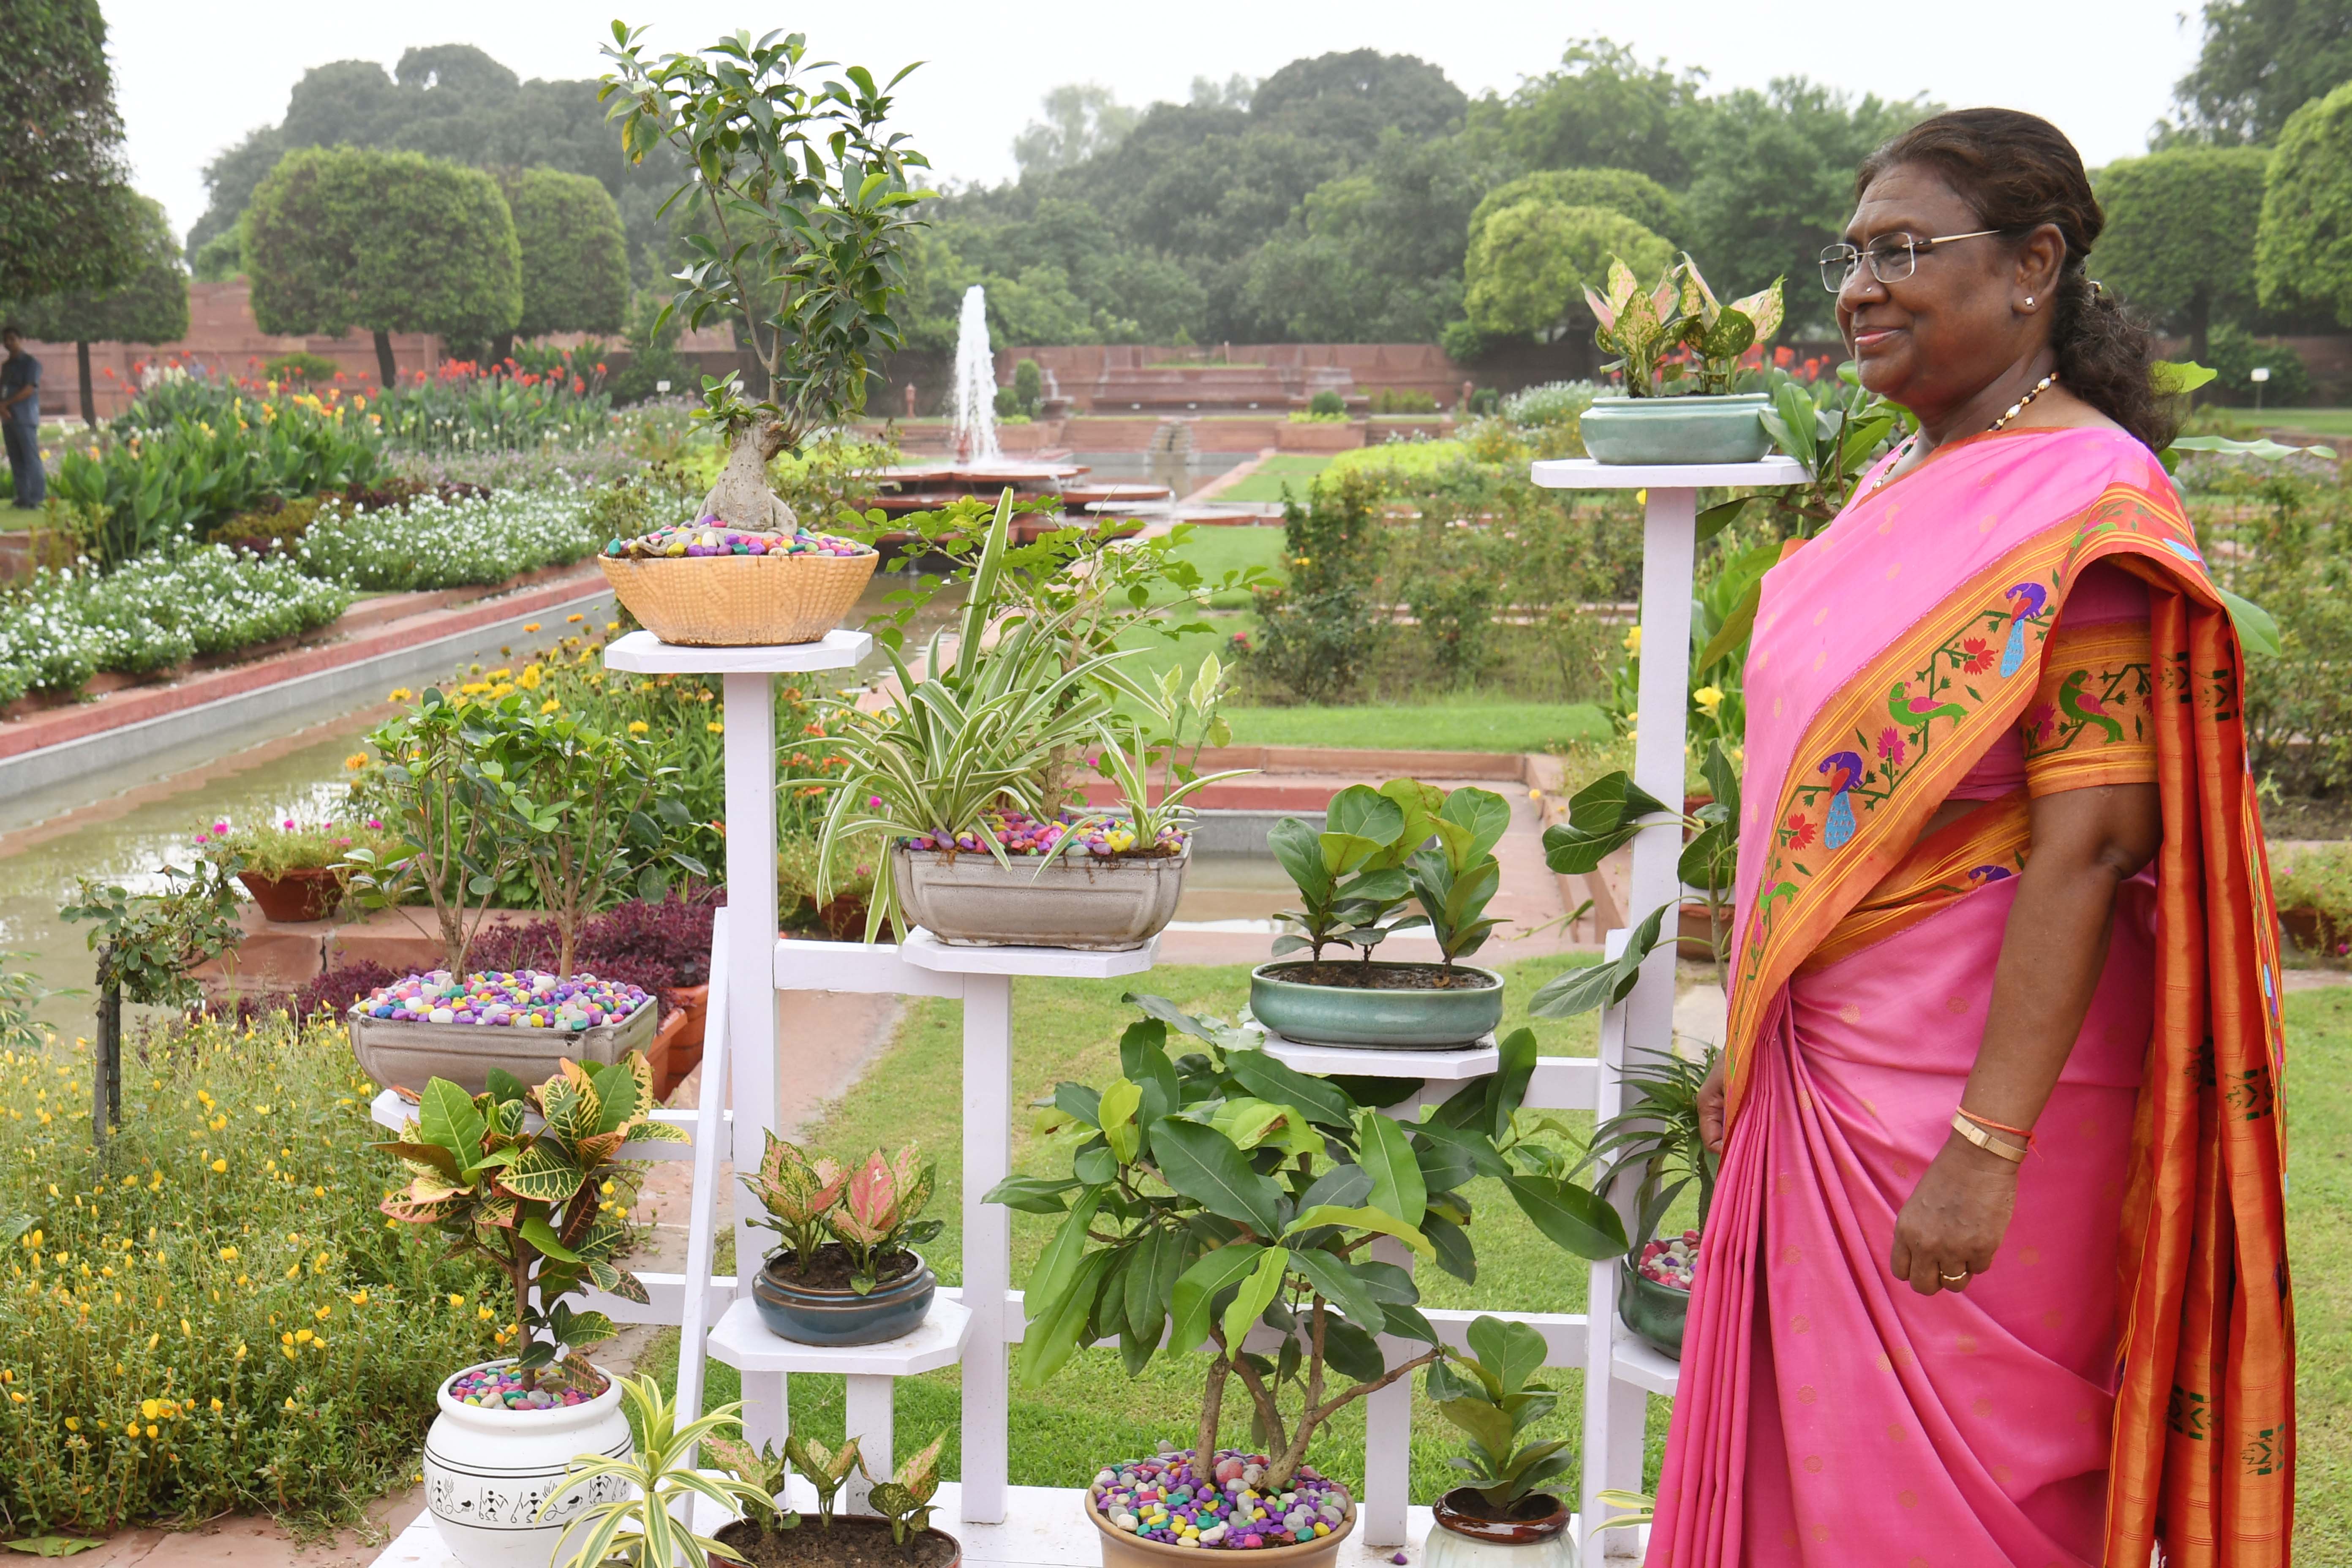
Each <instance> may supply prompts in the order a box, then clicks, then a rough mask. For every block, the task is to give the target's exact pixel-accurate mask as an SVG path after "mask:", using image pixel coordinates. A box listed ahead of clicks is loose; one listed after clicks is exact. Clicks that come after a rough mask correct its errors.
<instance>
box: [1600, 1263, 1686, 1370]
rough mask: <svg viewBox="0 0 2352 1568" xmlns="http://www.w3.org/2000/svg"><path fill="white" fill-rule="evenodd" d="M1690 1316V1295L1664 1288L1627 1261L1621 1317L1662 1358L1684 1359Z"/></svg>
mask: <svg viewBox="0 0 2352 1568" xmlns="http://www.w3.org/2000/svg"><path fill="white" fill-rule="evenodd" d="M1689 1315H1690V1292H1689V1291H1687V1290H1677V1289H1675V1288H1674V1287H1673V1286H1671V1285H1661V1284H1659V1283H1658V1282H1657V1281H1656V1280H1654V1279H1649V1278H1647V1277H1645V1276H1644V1275H1643V1273H1642V1271H1641V1270H1640V1269H1638V1268H1634V1267H1633V1264H1632V1263H1631V1262H1630V1261H1629V1260H1626V1259H1622V1258H1621V1259H1620V1260H1619V1262H1618V1266H1617V1317H1618V1321H1621V1322H1622V1323H1623V1324H1624V1325H1625V1326H1626V1327H1627V1328H1629V1329H1631V1330H1633V1333H1634V1336H1635V1337H1636V1338H1638V1339H1639V1340H1640V1341H1641V1342H1643V1344H1645V1345H1648V1346H1649V1347H1650V1348H1651V1349H1652V1350H1654V1351H1656V1352H1658V1353H1659V1354H1660V1355H1666V1356H1672V1357H1674V1358H1675V1360H1676V1361H1680V1360H1682V1359H1683V1322H1684V1320H1685V1319H1686V1318H1687V1317H1688V1316H1689Z"/></svg>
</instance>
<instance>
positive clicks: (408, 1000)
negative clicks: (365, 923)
mask: <svg viewBox="0 0 2352 1568" xmlns="http://www.w3.org/2000/svg"><path fill="white" fill-rule="evenodd" d="M651 1000H653V998H651V997H650V996H647V995H646V993H645V992H644V990H643V989H641V988H640V987H638V986H635V985H630V984H625V983H624V982H621V981H617V980H599V979H597V978H596V977H595V976H594V975H593V974H590V973H587V972H586V971H584V970H582V971H579V972H576V973H573V975H572V978H571V979H569V980H558V979H557V978H556V977H555V976H554V975H552V974H549V973H545V972H544V971H542V970H537V969H517V970H499V971H496V972H495V973H487V974H469V975H467V977H466V980H465V984H458V983H457V981H456V980H454V979H452V978H451V977H450V974H449V972H448V971H447V970H446V969H436V970H434V971H432V972H431V973H427V974H412V975H410V976H409V977H408V978H407V979H405V980H402V981H397V982H395V983H394V984H390V985H383V986H379V987H377V988H376V989H375V990H373V991H371V992H369V993H368V994H367V995H366V996H364V997H362V998H361V1000H360V1002H359V1004H358V1007H359V1011H360V1012H361V1014H362V1016H366V1017H370V1018H387V1019H392V1020H394V1021H397V1022H401V1023H408V1024H479V1025H483V1026H492V1027H504V1028H509V1029H562V1030H568V1031H571V1032H573V1033H577V1032H578V1031H580V1030H582V1029H588V1028H593V1027H594V1026H597V1025H599V1024H617V1023H619V1022H621V1021H622V1020H623V1019H625V1018H626V1017H628V1016H630V1015H631V1014H633V1013H635V1011H636V1010H637V1009H638V1008H640V1007H642V1006H644V1005H646V1003H648V1002H650V1001H651Z"/></svg>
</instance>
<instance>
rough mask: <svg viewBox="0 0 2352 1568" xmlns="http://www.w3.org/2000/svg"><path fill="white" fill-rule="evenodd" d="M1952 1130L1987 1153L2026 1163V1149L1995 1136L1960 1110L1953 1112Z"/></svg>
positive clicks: (2018, 1163)
mask: <svg viewBox="0 0 2352 1568" xmlns="http://www.w3.org/2000/svg"><path fill="white" fill-rule="evenodd" d="M1952 1131H1955V1132H1957V1133H1958V1134H1959V1135H1960V1136H1961V1137H1963V1138H1965V1139H1967V1140H1968V1141H1969V1142H1971V1143H1973V1144H1975V1145H1976V1146H1977V1147H1978V1148H1979V1149H1982V1150H1984V1151H1985V1152H1987V1153H1990V1154H1998V1155H2000V1157H2001V1158H2002V1159H2004V1160H2006V1161H2008V1162H2009V1163H2011V1164H2012V1165H2022V1164H2023V1163H2025V1153H2026V1152H2025V1151H2024V1150H2022V1149H2021V1148H2019V1147H2018V1146H2017V1145H2016V1144H2014V1143H2011V1142H2009V1141H2008V1140H2007V1139H2005V1138H1996V1137H1994V1136H1993V1135H1992V1134H1991V1133H1990V1132H1988V1131H1985V1130H1984V1129H1983V1128H1981V1127H1979V1126H1978V1125H1977V1124H1976V1123H1975V1122H1973V1121H1969V1119H1968V1117H1967V1116H1966V1115H1965V1114H1964V1113H1962V1112H1960V1111H1958V1110H1955V1111H1954V1112H1952Z"/></svg>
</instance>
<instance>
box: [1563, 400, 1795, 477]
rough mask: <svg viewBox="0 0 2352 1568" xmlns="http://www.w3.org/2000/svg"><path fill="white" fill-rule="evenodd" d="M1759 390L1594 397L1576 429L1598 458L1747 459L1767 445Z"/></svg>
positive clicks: (1767, 448) (1613, 460) (1637, 460)
mask: <svg viewBox="0 0 2352 1568" xmlns="http://www.w3.org/2000/svg"><path fill="white" fill-rule="evenodd" d="M1767 401H1768V400H1767V399H1766V397H1765V395H1764V394H1762V393H1760V392H1735V393H1726V394H1722V395H1713V396H1704V397H1596V398H1594V399H1593V400H1592V406H1591V407H1590V408H1588V409H1586V410H1585V411H1584V416H1583V418H1582V419H1581V420H1580V422H1579V424H1578V426H1577V429H1578V432H1579V434H1580V435H1581V436H1582V437H1584V449H1585V450H1586V451H1587V452H1589V453H1591V455H1592V459H1593V461H1595V462H1598V463H1607V464H1611V465H1618V464H1626V463H1752V462H1754V461H1756V460H1757V459H1758V458H1761V457H1762V456H1764V454H1765V453H1767V452H1769V451H1770V450H1771V449H1772V437H1770V436H1769V435H1768V434H1766V433H1765V429H1764V421H1763V419H1762V418H1761V417H1760V416H1761V415H1762V414H1763V412H1764V407H1765V405H1766V402H1767Z"/></svg>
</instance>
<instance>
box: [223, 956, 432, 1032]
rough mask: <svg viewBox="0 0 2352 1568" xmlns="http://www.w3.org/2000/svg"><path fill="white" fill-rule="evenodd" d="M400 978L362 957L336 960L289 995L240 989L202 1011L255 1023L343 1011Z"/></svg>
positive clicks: (232, 1019)
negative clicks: (283, 1016) (285, 1015)
mask: <svg viewBox="0 0 2352 1568" xmlns="http://www.w3.org/2000/svg"><path fill="white" fill-rule="evenodd" d="M399 978H400V976H399V975H398V974H395V973H393V972H392V971H391V970H389V969H386V968H385V967H384V966H383V964H381V963H369V962H368V961H367V960H365V959H362V960H360V961H358V962H357V963H341V964H337V965H336V966H335V967H334V968H332V969H330V970H328V971H327V972H326V973H323V974H320V975H319V976H317V977H316V978H315V979H313V980H312V981H311V982H310V984H308V985H305V986H303V987H302V988H301V989H300V990H299V991H297V992H295V993H293V994H290V995H289V994H287V993H286V992H283V991H262V992H257V993H254V994H242V993H240V994H238V995H236V997H234V998H233V999H232V1000H231V1001H230V1002H229V1004H228V1005H226V1006H218V1007H214V1006H207V1007H205V1008H202V1009H200V1011H203V1012H208V1013H213V1014H216V1015H219V1016H225V1017H226V1018H228V1019H229V1020H231V1021H232V1022H234V1023H238V1024H250V1023H255V1022H257V1021H258V1020H260V1019H262V1018H265V1017H267V1016H269V1015H270V1014H272V1013H289V1014H291V1015H293V1016H295V1017H297V1018H307V1017H309V1016H310V1015H311V1014H313V1013H341V1012H343V1011H345V1010H346V1009H348V1008H349V1007H350V1006H351V1005H352V1003H354V1002H356V1001H358V1000H359V999H360V998H361V997H362V996H364V995H366V994H368V993H369V992H371V991H373V990H374V989H375V988H376V987H377V986H379V985H389V984H392V983H393V982H394V981H395V980H397V979H399Z"/></svg>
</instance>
